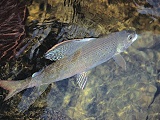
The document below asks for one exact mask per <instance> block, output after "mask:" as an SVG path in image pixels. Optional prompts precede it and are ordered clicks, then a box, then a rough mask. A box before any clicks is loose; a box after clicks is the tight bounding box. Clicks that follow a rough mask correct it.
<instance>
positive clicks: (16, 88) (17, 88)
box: [0, 80, 28, 101]
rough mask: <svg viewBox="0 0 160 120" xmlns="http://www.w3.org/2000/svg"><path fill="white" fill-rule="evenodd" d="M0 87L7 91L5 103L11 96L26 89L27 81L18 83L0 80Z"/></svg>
mask: <svg viewBox="0 0 160 120" xmlns="http://www.w3.org/2000/svg"><path fill="white" fill-rule="evenodd" d="M0 87H2V88H4V89H6V90H8V91H9V93H8V95H7V96H6V98H5V99H4V101H6V100H8V99H9V98H11V97H12V96H14V95H15V94H17V93H19V92H21V91H22V90H24V89H26V88H28V81H27V80H20V81H9V80H0Z"/></svg>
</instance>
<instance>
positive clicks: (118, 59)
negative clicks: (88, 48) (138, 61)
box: [113, 54, 126, 70]
mask: <svg viewBox="0 0 160 120" xmlns="http://www.w3.org/2000/svg"><path fill="white" fill-rule="evenodd" d="M113 59H114V60H115V62H116V63H117V64H118V65H119V66H120V67H122V68H123V69H124V70H126V62H125V60H124V58H123V57H122V56H121V55H120V54H117V55H115V56H113Z"/></svg>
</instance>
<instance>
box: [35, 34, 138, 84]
mask: <svg viewBox="0 0 160 120" xmlns="http://www.w3.org/2000/svg"><path fill="white" fill-rule="evenodd" d="M136 39H137V34H136V33H135V31H121V32H115V33H112V34H110V35H108V36H105V37H102V38H94V39H91V40H88V41H85V42H84V44H81V46H79V47H78V49H76V50H75V49H72V46H74V44H72V46H71V47H70V49H69V51H70V52H71V54H70V55H68V56H65V57H64V58H61V59H60V60H57V61H56V62H55V63H54V64H51V65H50V66H48V67H47V68H46V69H45V70H44V71H43V73H42V74H41V75H38V76H37V78H36V77H35V78H34V79H35V80H36V79H41V81H42V84H48V83H52V82H55V81H59V80H63V79H66V78H69V77H71V76H74V75H76V74H80V73H82V72H86V71H88V70H90V69H92V68H94V67H96V66H98V65H100V64H102V63H104V62H106V61H107V60H109V59H111V58H112V57H113V56H114V55H116V54H119V53H120V52H123V51H124V50H125V49H127V48H128V47H129V46H130V45H131V44H132V43H133V42H134V41H135V40H136ZM84 40H85V39H84ZM73 41H74V40H72V41H71V42H73ZM78 42H79V44H80V43H81V42H83V41H80V40H79V41H78ZM76 44H77V43H76ZM48 54H49V53H48ZM46 57H47V54H46ZM41 76H42V77H41Z"/></svg>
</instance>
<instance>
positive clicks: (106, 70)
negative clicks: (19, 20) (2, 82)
mask: <svg viewBox="0 0 160 120" xmlns="http://www.w3.org/2000/svg"><path fill="white" fill-rule="evenodd" d="M26 5H27V9H28V12H29V14H27V15H26V22H25V27H26V34H27V35H26V37H25V41H30V42H27V43H29V45H28V47H27V48H26V49H25V51H24V52H23V53H21V55H20V56H19V57H18V59H16V60H11V61H9V62H6V63H5V64H3V65H1V68H0V71H1V75H0V76H1V79H14V80H19V79H25V78H27V77H29V76H31V75H32V74H33V73H34V72H36V71H39V70H40V69H42V68H43V67H44V66H46V65H49V64H51V63H52V62H50V61H48V60H46V59H44V58H43V55H44V53H45V52H46V51H47V50H48V49H49V48H51V47H52V46H53V45H55V44H57V43H58V42H61V41H63V40H68V39H75V38H84V37H99V36H101V35H104V34H109V33H111V32H114V31H121V30H123V29H134V30H136V32H137V34H138V35H139V37H138V39H137V41H135V43H134V44H133V45H132V46H131V47H129V49H127V51H126V52H124V53H122V56H123V57H124V59H125V60H126V64H127V70H126V71H124V70H123V69H122V68H120V67H119V66H118V65H117V64H116V63H115V62H114V61H113V60H109V61H108V62H106V63H104V64H102V65H100V66H98V67H96V68H94V69H92V70H91V73H90V75H89V76H88V82H87V85H86V87H85V89H84V90H81V89H80V88H78V85H77V84H76V82H75V79H74V78H70V79H66V80H63V81H59V82H56V83H53V84H52V85H50V86H49V87H48V88H47V90H46V91H45V92H44V93H43V94H42V95H41V96H40V97H38V98H37V99H36V101H35V102H34V103H33V104H32V105H31V106H28V107H29V109H27V108H25V107H23V109H24V110H25V111H24V112H21V113H20V112H19V110H18V107H17V106H18V105H19V103H20V102H21V100H22V99H21V97H22V94H23V92H24V91H22V92H21V93H19V94H17V95H15V96H14V97H13V98H11V99H9V100H7V101H5V102H3V99H4V98H5V96H6V95H7V91H5V90H4V89H1V90H0V93H1V96H0V104H1V106H2V107H0V119H1V120H6V119H11V120H13V119H15V120H16V119H33V120H35V119H44V120H159V119H160V105H159V103H160V94H159V93H160V76H159V74H160V48H159V46H160V2H159V1H158V0H142V1H139V0H114V1H111V0H92V1H90V0H64V1H63V0H56V1H54V0H48V1H45V0H44V1H43V0H33V1H32V2H31V3H29V2H28V3H26ZM53 64H54V63H53ZM32 90H33V89H32V88H31V89H30V91H31V92H32ZM23 102H24V103H25V100H24V101H23ZM25 104H26V105H28V104H30V103H27V100H26V103H25Z"/></svg>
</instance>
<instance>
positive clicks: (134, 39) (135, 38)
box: [132, 34, 138, 42]
mask: <svg viewBox="0 0 160 120" xmlns="http://www.w3.org/2000/svg"><path fill="white" fill-rule="evenodd" d="M137 38H138V35H137V34H135V37H134V38H133V40H132V42H134V41H136V40H137Z"/></svg>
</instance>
